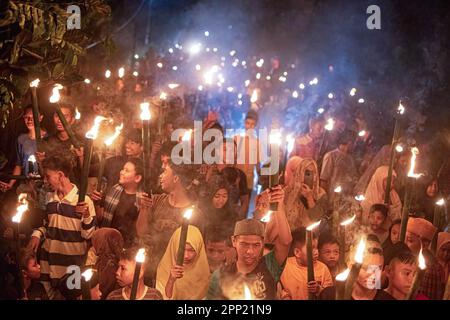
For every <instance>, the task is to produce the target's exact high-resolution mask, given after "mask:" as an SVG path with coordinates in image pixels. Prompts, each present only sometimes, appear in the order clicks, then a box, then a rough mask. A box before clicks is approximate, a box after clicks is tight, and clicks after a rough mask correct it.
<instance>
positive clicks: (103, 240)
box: [91, 228, 123, 299]
mask: <svg viewBox="0 0 450 320" xmlns="http://www.w3.org/2000/svg"><path fill="white" fill-rule="evenodd" d="M91 240H92V246H93V247H94V249H95V253H96V255H97V256H98V259H97V262H96V264H95V268H96V269H97V271H98V279H99V281H98V282H99V288H100V291H101V292H102V297H103V298H104V299H106V297H107V296H108V294H109V293H110V292H111V291H113V290H114V289H115V286H116V271H117V268H118V266H119V257H120V254H121V253H122V250H123V238H122V235H121V234H120V232H119V231H118V230H116V229H112V228H101V229H98V230H96V231H95V232H94V233H93V234H92V238H91Z"/></svg>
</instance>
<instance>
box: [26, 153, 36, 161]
mask: <svg viewBox="0 0 450 320" xmlns="http://www.w3.org/2000/svg"><path fill="white" fill-rule="evenodd" d="M28 161H30V162H33V163H36V157H35V156H34V154H32V155H31V156H29V157H28Z"/></svg>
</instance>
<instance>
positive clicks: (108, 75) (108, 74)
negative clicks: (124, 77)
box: [105, 70, 111, 79]
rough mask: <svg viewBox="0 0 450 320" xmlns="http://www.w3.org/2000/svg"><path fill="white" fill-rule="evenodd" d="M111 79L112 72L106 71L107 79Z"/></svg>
mask: <svg viewBox="0 0 450 320" xmlns="http://www.w3.org/2000/svg"><path fill="white" fill-rule="evenodd" d="M110 77H111V70H106V71H105V78H106V79H109V78H110Z"/></svg>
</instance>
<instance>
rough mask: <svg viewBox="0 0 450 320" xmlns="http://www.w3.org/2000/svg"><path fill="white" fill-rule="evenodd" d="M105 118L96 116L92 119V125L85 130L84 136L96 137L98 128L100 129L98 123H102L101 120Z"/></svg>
mask: <svg viewBox="0 0 450 320" xmlns="http://www.w3.org/2000/svg"><path fill="white" fill-rule="evenodd" d="M104 120H106V118H105V117H102V116H96V117H95V120H94V125H93V126H92V128H91V129H90V130H89V131H88V132H86V135H85V136H86V138H88V139H92V140H94V139H96V138H97V135H98V130H99V129H100V124H101V123H102V121H104Z"/></svg>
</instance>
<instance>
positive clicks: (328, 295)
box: [319, 286, 395, 300]
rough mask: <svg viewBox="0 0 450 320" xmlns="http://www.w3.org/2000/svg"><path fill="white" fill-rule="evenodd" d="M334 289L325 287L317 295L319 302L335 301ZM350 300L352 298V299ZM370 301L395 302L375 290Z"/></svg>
mask: <svg viewBox="0 0 450 320" xmlns="http://www.w3.org/2000/svg"><path fill="white" fill-rule="evenodd" d="M335 298H336V287H334V286H333V287H326V288H325V289H323V291H322V292H321V293H320V295H319V300H335ZM352 300H354V299H353V297H352ZM372 300H395V299H394V297H392V296H391V295H390V294H389V293H387V292H386V291H384V290H377V293H376V295H375V297H374V298H373V299H372Z"/></svg>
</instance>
